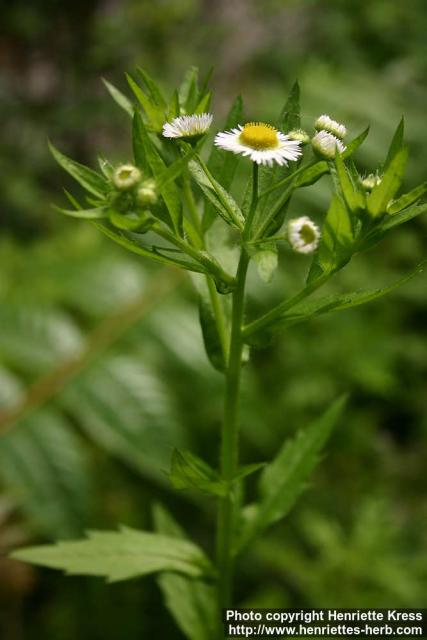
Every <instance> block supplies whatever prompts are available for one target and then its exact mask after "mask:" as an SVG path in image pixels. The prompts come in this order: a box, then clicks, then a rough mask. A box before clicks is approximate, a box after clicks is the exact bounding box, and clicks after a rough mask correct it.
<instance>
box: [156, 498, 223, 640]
mask: <svg viewBox="0 0 427 640" xmlns="http://www.w3.org/2000/svg"><path fill="white" fill-rule="evenodd" d="M153 517H154V523H155V527H156V530H157V531H158V532H159V533H160V534H162V535H166V536H171V537H173V538H178V539H185V538H186V535H185V532H184V531H183V530H182V528H181V527H180V526H179V524H178V523H177V522H176V521H175V520H174V519H173V518H172V516H171V515H170V513H168V512H167V511H166V510H165V509H164V507H162V506H160V505H156V506H155V508H154V510H153ZM157 581H158V584H159V586H160V589H161V591H162V593H163V596H164V598H165V604H166V606H167V608H168V609H169V611H170V612H171V614H172V616H173V617H174V619H175V620H176V622H177V624H178V626H179V628H180V629H181V631H182V633H183V634H184V635H185V636H186V637H187V638H188V639H189V640H215V637H216V635H215V632H216V627H217V612H216V607H215V602H216V593H215V587H214V586H213V585H210V584H207V583H206V582H204V581H203V580H195V579H194V578H188V577H187V576H184V575H182V574H181V575H180V574H178V573H169V572H163V573H161V574H160V575H159V576H158V578H157Z"/></svg>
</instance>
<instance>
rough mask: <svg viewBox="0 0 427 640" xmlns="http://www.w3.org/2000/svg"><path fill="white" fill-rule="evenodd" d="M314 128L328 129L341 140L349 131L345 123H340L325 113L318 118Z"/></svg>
mask: <svg viewBox="0 0 427 640" xmlns="http://www.w3.org/2000/svg"><path fill="white" fill-rule="evenodd" d="M314 128H315V129H317V131H322V130H323V131H327V132H328V133H332V135H334V136H335V137H337V138H339V139H340V140H343V138H345V136H346V133H347V129H346V128H345V126H344V125H343V124H340V123H339V122H337V121H336V120H332V118H330V117H329V116H327V115H323V116H320V117H319V118H317V120H316V122H315V123H314Z"/></svg>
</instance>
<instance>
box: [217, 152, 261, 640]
mask: <svg viewBox="0 0 427 640" xmlns="http://www.w3.org/2000/svg"><path fill="white" fill-rule="evenodd" d="M257 202H258V165H256V164H255V163H254V173H253V187H252V202H251V207H250V210H249V213H248V216H247V218H246V223H245V228H244V230H243V238H244V239H245V238H248V237H249V236H250V231H251V224H252V221H253V218H254V215H255V211H256V206H257ZM249 260H250V257H249V254H248V253H247V251H246V249H245V247H244V246H242V248H241V253H240V259H239V265H238V268H237V274H236V282H237V284H236V288H235V290H234V292H233V309H232V319H231V335H230V351H229V359H228V366H227V370H226V388H225V402H224V418H223V424H222V432H221V478H222V479H223V480H224V481H225V482H226V483H227V484H228V485H229V486H230V487H231V485H232V481H233V478H234V477H235V475H236V473H237V470H238V464H239V456H238V434H239V395H240V377H241V368H242V351H243V346H244V343H243V339H242V323H243V314H244V303H245V285H246V275H247V271H248V266H249ZM236 502H237V496H236V493H235V491H234V490H233V489H232V488H231V489H230V493H229V495H227V496H225V497H224V498H221V500H220V503H219V512H218V531H217V563H218V575H219V577H218V608H219V613H220V614H221V610H222V608H224V607H228V606H230V605H231V602H232V595H233V574H234V557H233V538H234V523H235V521H236ZM220 619H221V616H220ZM219 637H222V632H221V633H220V636H219Z"/></svg>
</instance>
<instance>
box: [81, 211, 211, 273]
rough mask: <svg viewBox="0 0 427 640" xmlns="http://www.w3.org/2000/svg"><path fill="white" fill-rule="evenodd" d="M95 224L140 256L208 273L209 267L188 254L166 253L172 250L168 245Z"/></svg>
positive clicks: (94, 223) (115, 240)
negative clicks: (153, 242) (153, 244)
mask: <svg viewBox="0 0 427 640" xmlns="http://www.w3.org/2000/svg"><path fill="white" fill-rule="evenodd" d="M92 224H93V225H94V226H96V228H97V229H99V231H101V232H102V233H103V234H104V235H106V236H107V237H108V238H110V239H111V240H114V242H117V244H119V245H120V246H121V247H124V248H125V249H127V250H128V251H131V252H132V253H136V254H137V255H139V256H143V257H144V258H151V260H154V261H155V262H161V263H162V264H166V265H169V266H173V267H180V268H181V269H186V270H188V271H195V272H196V273H207V269H206V268H205V267H204V266H203V265H202V264H200V263H198V262H196V261H193V260H191V258H188V259H187V256H184V254H182V253H179V252H176V251H175V253H176V254H177V257H175V256H174V257H173V258H171V257H169V256H167V255H164V254H163V252H165V253H166V252H167V251H170V250H169V249H168V248H166V247H162V248H160V247H155V246H152V245H144V244H143V243H142V242H141V241H140V240H139V239H137V237H136V236H135V234H134V235H133V236H131V235H130V234H129V233H126V231H121V232H117V231H115V230H114V229H113V228H112V227H111V226H109V225H107V224H105V223H102V222H93V223H92Z"/></svg>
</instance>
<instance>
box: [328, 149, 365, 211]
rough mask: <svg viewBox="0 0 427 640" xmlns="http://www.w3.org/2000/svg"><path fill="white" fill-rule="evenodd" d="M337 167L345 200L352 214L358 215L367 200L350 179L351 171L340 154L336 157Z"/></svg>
mask: <svg viewBox="0 0 427 640" xmlns="http://www.w3.org/2000/svg"><path fill="white" fill-rule="evenodd" d="M335 167H336V172H337V177H338V181H339V184H340V187H341V192H342V194H343V196H344V200H345V202H346V204H347V206H348V208H349V209H350V211H351V212H352V213H357V212H358V211H360V210H361V209H363V208H364V206H365V199H364V197H363V196H362V194H361V193H360V192H359V191H358V190H357V189H356V188H355V186H354V185H353V181H352V179H351V177H350V174H349V171H348V169H347V167H346V165H345V164H344V161H343V159H342V156H341V154H340V153H337V154H336V156H335Z"/></svg>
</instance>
